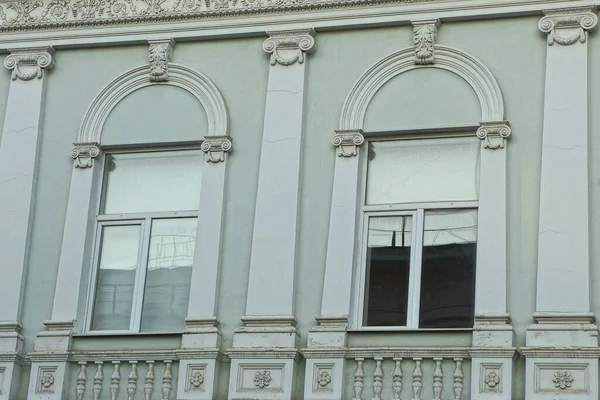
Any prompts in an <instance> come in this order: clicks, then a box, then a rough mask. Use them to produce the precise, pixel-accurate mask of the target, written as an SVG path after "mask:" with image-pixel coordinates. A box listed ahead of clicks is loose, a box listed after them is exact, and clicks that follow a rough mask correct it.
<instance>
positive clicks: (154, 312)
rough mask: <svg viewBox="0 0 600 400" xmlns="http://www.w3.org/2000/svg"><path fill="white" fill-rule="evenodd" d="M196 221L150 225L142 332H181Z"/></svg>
mask: <svg viewBox="0 0 600 400" xmlns="http://www.w3.org/2000/svg"><path fill="white" fill-rule="evenodd" d="M196 225H197V218H177V219H158V220H154V221H153V222H152V233H151V235H150V248H149V254H148V272H147V274H146V285H145V286H146V287H145V289H144V305H143V308H142V328H141V330H142V332H177V331H183V328H184V327H185V317H186V316H187V309H188V301H189V297H190V280H191V276H192V263H193V260H194V248H195V244H196Z"/></svg>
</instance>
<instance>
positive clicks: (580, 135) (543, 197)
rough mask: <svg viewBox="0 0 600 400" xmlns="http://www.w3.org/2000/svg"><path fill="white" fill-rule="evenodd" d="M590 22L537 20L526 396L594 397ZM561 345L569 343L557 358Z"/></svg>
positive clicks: (553, 17) (586, 12)
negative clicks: (532, 307) (541, 91)
mask: <svg viewBox="0 0 600 400" xmlns="http://www.w3.org/2000/svg"><path fill="white" fill-rule="evenodd" d="M597 24H598V18H597V17H596V15H595V9H594V8H591V7H588V8H569V9H562V10H552V11H548V12H545V13H544V17H543V18H542V19H541V20H540V22H539V28H540V30H541V31H542V32H544V33H547V34H548V47H547V53H546V82H545V85H546V87H545V96H544V125H543V139H542V141H543V142H542V173H541V185H540V216H539V237H538V265H537V293H536V312H535V313H534V314H533V318H534V320H535V322H536V324H534V325H531V326H530V327H529V328H528V330H527V339H526V342H527V348H525V349H524V351H523V354H525V355H526V357H527V362H526V385H527V395H528V398H531V399H545V398H547V396H548V395H549V393H550V394H553V395H554V396H560V395H567V394H568V395H569V396H570V398H571V397H572V398H573V399H575V398H577V399H595V398H597V397H598V380H597V379H595V377H597V374H598V359H597V357H596V358H593V359H592V358H589V354H587V353H588V351H587V349H589V348H594V349H597V347H598V339H597V336H598V327H597V326H596V325H594V324H593V322H594V320H595V317H594V315H593V313H591V312H590V286H589V268H590V263H589V226H588V220H589V213H588V195H589V193H588V126H587V121H588V69H587V66H588V34H589V32H590V31H592V30H594V29H596V27H597ZM565 132H568V134H565ZM561 348H571V349H573V350H572V351H569V355H568V357H563V356H564V354H563V356H561V355H560V349H561ZM586 348H587V349H586ZM535 349H542V351H535ZM544 349H546V350H550V351H545V350H544ZM563 353H564V352H563ZM567 375H570V376H572V377H573V381H572V382H571V383H570V385H568V386H567V385H561V384H558V385H556V383H555V382H553V381H554V378H555V377H558V378H557V379H558V380H560V379H559V378H560V376H567ZM586 377H587V378H586ZM590 377H594V378H593V379H588V378H590Z"/></svg>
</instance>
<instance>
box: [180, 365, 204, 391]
mask: <svg viewBox="0 0 600 400" xmlns="http://www.w3.org/2000/svg"><path fill="white" fill-rule="evenodd" d="M205 379H206V364H189V365H188V366H187V370H186V386H185V391H186V392H205V391H206V387H205V382H204V380H205Z"/></svg>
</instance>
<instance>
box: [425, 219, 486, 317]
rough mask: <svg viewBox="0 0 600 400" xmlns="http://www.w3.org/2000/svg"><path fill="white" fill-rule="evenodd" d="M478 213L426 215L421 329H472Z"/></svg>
mask: <svg viewBox="0 0 600 400" xmlns="http://www.w3.org/2000/svg"><path fill="white" fill-rule="evenodd" d="M476 237H477V212H476V211H475V210H459V211H436V212H429V213H426V214H425V232H424V235H423V253H422V269H421V299H420V313H419V327H420V328H471V327H473V310H474V304H475V263H476V261H475V260H476V248H477V244H476Z"/></svg>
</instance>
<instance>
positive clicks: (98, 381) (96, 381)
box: [94, 361, 104, 400]
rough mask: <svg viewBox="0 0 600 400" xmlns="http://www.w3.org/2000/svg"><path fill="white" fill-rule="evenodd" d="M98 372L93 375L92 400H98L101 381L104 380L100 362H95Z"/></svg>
mask: <svg viewBox="0 0 600 400" xmlns="http://www.w3.org/2000/svg"><path fill="white" fill-rule="evenodd" d="M96 365H97V366H98V370H97V371H96V374H95V375H94V400H100V392H102V380H104V374H103V373H102V361H96Z"/></svg>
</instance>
